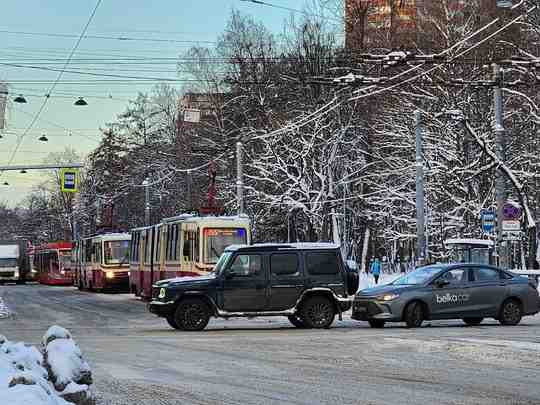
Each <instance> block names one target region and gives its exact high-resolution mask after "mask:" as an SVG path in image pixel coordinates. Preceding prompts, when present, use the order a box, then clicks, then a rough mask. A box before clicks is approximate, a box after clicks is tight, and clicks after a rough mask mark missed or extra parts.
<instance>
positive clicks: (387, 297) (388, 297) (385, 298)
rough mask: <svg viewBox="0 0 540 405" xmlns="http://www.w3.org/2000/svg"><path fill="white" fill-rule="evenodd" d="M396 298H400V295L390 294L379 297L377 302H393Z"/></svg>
mask: <svg viewBox="0 0 540 405" xmlns="http://www.w3.org/2000/svg"><path fill="white" fill-rule="evenodd" d="M396 298H399V294H393V293H390V294H383V295H379V296H378V297H377V300H379V301H392V300H395V299H396Z"/></svg>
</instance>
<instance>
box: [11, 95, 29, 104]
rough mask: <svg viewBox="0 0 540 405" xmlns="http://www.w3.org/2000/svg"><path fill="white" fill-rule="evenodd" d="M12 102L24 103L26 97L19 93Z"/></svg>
mask: <svg viewBox="0 0 540 405" xmlns="http://www.w3.org/2000/svg"><path fill="white" fill-rule="evenodd" d="M13 102H15V103H20V104H25V103H26V99H25V98H24V96H23V95H22V94H19V95H18V96H17V97H15V98H14V99H13Z"/></svg>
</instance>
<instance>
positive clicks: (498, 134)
mask: <svg viewBox="0 0 540 405" xmlns="http://www.w3.org/2000/svg"><path fill="white" fill-rule="evenodd" d="M493 83H494V85H493V110H494V113H495V120H494V131H495V144H496V154H497V159H498V160H499V162H502V164H506V140H505V129H504V117H503V97H502V88H501V87H502V72H501V67H500V66H499V65H498V64H497V63H494V64H493ZM501 169H502V168H498V170H497V173H496V178H495V199H496V202H497V248H498V253H499V265H503V266H504V265H506V254H504V253H503V251H502V249H501V247H502V240H503V235H502V234H503V208H504V204H505V203H506V197H507V195H506V179H505V177H504V173H503V170H501Z"/></svg>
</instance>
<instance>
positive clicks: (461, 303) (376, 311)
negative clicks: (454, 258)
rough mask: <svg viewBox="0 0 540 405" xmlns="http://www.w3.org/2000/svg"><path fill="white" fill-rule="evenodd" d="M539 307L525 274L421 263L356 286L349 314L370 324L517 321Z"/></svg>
mask: <svg viewBox="0 0 540 405" xmlns="http://www.w3.org/2000/svg"><path fill="white" fill-rule="evenodd" d="M539 310H540V298H539V295H538V290H537V289H536V287H535V286H533V284H532V283H530V282H529V280H527V278H525V277H521V276H519V275H516V274H513V273H511V272H508V271H504V270H501V269H498V268H496V267H492V266H488V265H479V264H467V263H460V264H449V265H433V266H425V267H420V268H418V269H416V270H414V271H412V272H410V273H408V274H406V275H404V276H402V277H399V278H398V279H396V280H395V281H393V282H392V283H390V284H387V285H382V286H378V287H375V288H369V289H366V290H362V291H360V292H359V293H358V294H357V295H356V296H355V298H354V304H353V312H352V318H353V319H356V320H359V321H368V322H369V324H370V326H371V327H373V328H382V327H383V326H384V324H385V323H386V322H405V323H406V324H407V327H410V328H411V327H419V326H421V325H422V322H423V321H424V320H435V319H462V320H463V321H464V322H465V323H466V324H467V325H478V324H480V323H481V322H482V320H483V319H484V318H495V319H497V320H498V321H499V322H500V323H501V324H502V325H517V324H518V323H519V322H520V321H521V318H522V317H523V316H525V315H534V314H536V313H538V312H539Z"/></svg>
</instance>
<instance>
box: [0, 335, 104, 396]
mask: <svg viewBox="0 0 540 405" xmlns="http://www.w3.org/2000/svg"><path fill="white" fill-rule="evenodd" d="M43 343H44V345H43V349H44V354H42V353H41V352H40V351H39V350H38V349H37V348H36V347H33V346H30V345H26V344H24V343H13V342H10V341H8V340H7V339H6V338H5V337H3V336H1V335H0V403H1V404H6V405H7V404H9V405H72V404H73V403H75V404H79V405H91V404H93V403H94V401H93V399H92V398H91V395H90V391H89V385H90V384H92V373H91V371H90V367H89V366H88V363H86V362H85V361H84V359H83V358H82V355H81V351H80V349H79V347H78V346H77V345H76V344H75V342H74V341H73V339H72V338H71V335H70V333H69V332H68V331H67V330H65V329H63V328H60V327H58V326H55V327H52V328H50V329H49V330H48V331H47V333H46V334H45V336H44V337H43Z"/></svg>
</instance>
